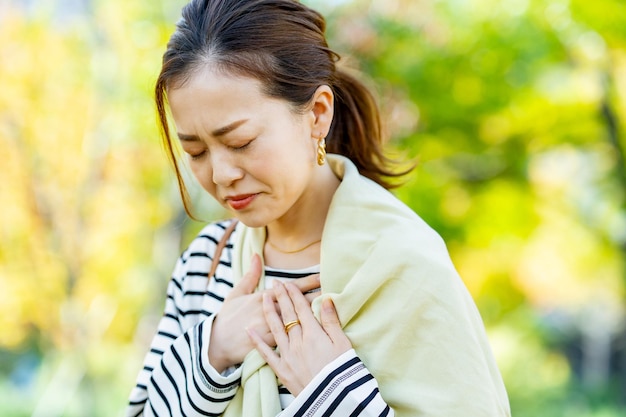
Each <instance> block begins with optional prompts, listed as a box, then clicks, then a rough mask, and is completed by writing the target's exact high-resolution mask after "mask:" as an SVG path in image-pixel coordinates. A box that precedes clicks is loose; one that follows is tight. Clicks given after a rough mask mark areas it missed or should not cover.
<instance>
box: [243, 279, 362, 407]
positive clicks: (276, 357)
mask: <svg viewBox="0 0 626 417" xmlns="http://www.w3.org/2000/svg"><path fill="white" fill-rule="evenodd" d="M274 295H275V297H276V300H277V302H278V306H279V307H280V311H281V314H279V313H278V311H277V309H276V305H275V303H274V300H273V299H272V297H271V296H270V294H268V293H265V294H263V313H264V315H265V320H266V321H267V324H268V325H269V328H270V330H271V334H272V335H273V338H274V340H275V341H276V344H277V345H278V351H279V352H280V353H278V352H276V351H275V350H274V349H273V348H272V347H271V346H273V345H272V344H271V343H267V341H266V340H267V338H266V337H264V336H265V335H263V334H260V333H258V332H257V331H256V329H254V328H248V329H247V330H248V334H249V336H250V339H251V340H252V342H253V343H254V346H255V347H256V348H257V350H258V351H259V353H260V354H261V356H263V359H265V361H266V362H267V364H268V365H269V366H270V367H271V368H272V369H273V370H274V373H276V375H277V376H278V377H279V378H280V380H281V382H282V383H283V384H284V385H285V387H287V389H288V390H289V391H290V392H291V393H292V394H293V395H296V396H297V395H298V394H299V393H300V392H301V391H302V390H303V389H304V387H306V385H307V384H308V383H309V382H311V380H313V378H314V377H315V375H317V374H318V373H319V372H320V371H321V370H322V368H324V366H326V365H328V364H329V363H330V362H332V361H333V360H334V359H336V358H337V357H339V356H340V355H341V354H342V353H344V352H346V351H348V350H350V349H351V348H352V345H351V343H350V340H349V339H348V337H347V336H346V335H345V334H344V332H343V330H342V329H341V324H340V323H339V318H338V317H337V312H336V310H335V306H334V304H333V302H332V301H331V300H330V298H327V299H325V300H323V301H322V308H321V316H320V319H321V324H320V323H319V322H318V321H317V319H316V318H315V316H314V315H313V312H312V311H311V306H310V304H309V302H308V301H307V299H306V298H305V296H303V295H302V292H301V291H300V290H299V289H298V287H296V286H295V285H293V284H292V283H287V284H282V283H280V282H277V283H276V285H275V286H274ZM294 320H299V322H300V323H299V324H298V325H295V326H293V327H291V328H290V329H289V330H288V331H285V323H289V322H292V321H294Z"/></svg>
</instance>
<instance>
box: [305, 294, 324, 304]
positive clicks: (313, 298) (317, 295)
mask: <svg viewBox="0 0 626 417" xmlns="http://www.w3.org/2000/svg"><path fill="white" fill-rule="evenodd" d="M320 295H322V293H321V292H320V291H316V292H308V293H306V294H304V298H306V300H307V301H308V302H309V305H311V303H312V302H313V300H315V299H316V298H317V297H319V296H320Z"/></svg>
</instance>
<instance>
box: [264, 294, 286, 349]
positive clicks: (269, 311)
mask: <svg viewBox="0 0 626 417" xmlns="http://www.w3.org/2000/svg"><path fill="white" fill-rule="evenodd" d="M263 315H264V316H265V322H266V323H267V326H268V327H269V328H270V331H271V332H272V335H273V336H274V341H275V342H276V345H277V346H278V347H279V348H280V347H281V346H286V344H287V343H288V337H287V333H285V325H284V324H283V320H282V318H281V317H280V316H279V315H278V312H277V311H276V307H275V305H274V300H273V299H272V297H271V296H270V295H269V294H268V293H266V292H265V293H263Z"/></svg>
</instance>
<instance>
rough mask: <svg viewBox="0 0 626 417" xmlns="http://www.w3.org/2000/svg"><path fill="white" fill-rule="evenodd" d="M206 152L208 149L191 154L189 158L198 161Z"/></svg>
mask: <svg viewBox="0 0 626 417" xmlns="http://www.w3.org/2000/svg"><path fill="white" fill-rule="evenodd" d="M205 154H206V151H202V152H200V153H196V154H189V158H190V159H191V160H192V161H197V160H198V159H200V158H202V157H203V156H204V155H205Z"/></svg>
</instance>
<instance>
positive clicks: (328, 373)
mask: <svg viewBox="0 0 626 417" xmlns="http://www.w3.org/2000/svg"><path fill="white" fill-rule="evenodd" d="M393 415H394V412H393V410H392V409H391V408H390V407H389V405H387V403H386V402H385V400H383V398H382V396H381V395H380V392H379V391H378V382H376V379H374V377H373V376H372V374H371V373H370V372H369V371H368V370H367V368H366V367H365V365H364V364H363V362H362V361H361V359H359V357H358V356H357V354H356V352H355V351H354V349H351V350H349V351H347V352H346V353H344V354H343V355H341V356H339V357H338V358H337V359H335V360H334V361H333V362H331V363H329V364H328V365H326V367H324V368H323V369H322V370H321V371H320V372H319V373H318V374H317V375H316V376H315V378H314V379H313V380H312V381H311V382H310V383H309V384H308V385H307V386H306V387H305V388H304V390H303V391H302V392H301V393H300V394H299V395H298V396H297V397H296V398H295V399H294V401H293V402H292V403H291V404H290V405H289V406H288V407H287V408H286V409H285V410H284V411H283V412H282V413H280V414H279V417H322V416H324V417H339V416H341V417H348V416H350V417H355V416H361V417H370V416H377V417H378V416H388V417H393Z"/></svg>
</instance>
